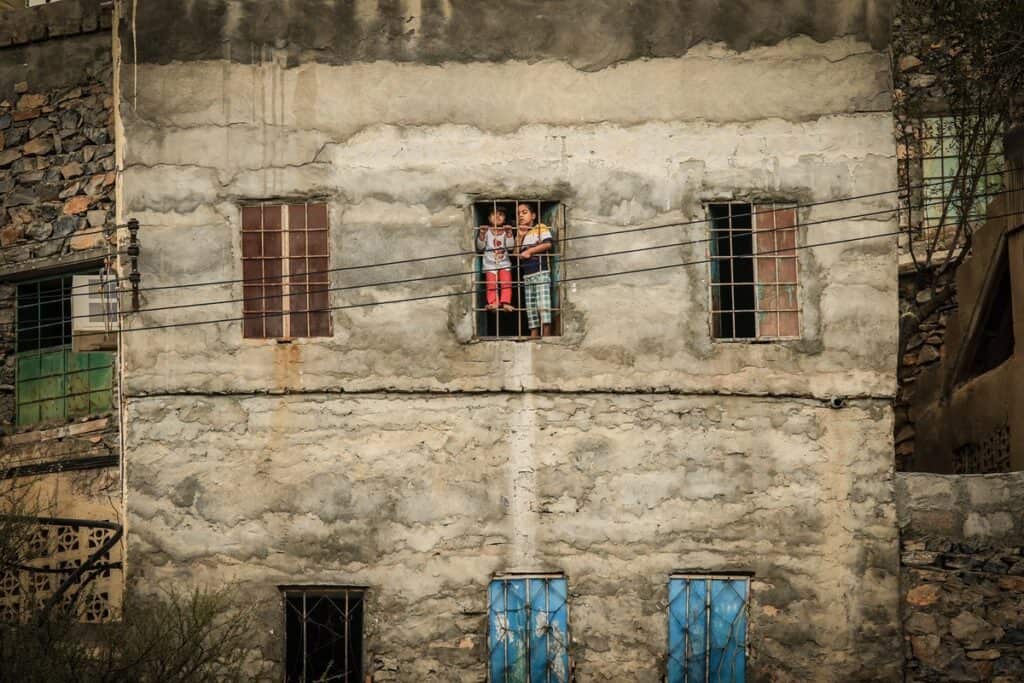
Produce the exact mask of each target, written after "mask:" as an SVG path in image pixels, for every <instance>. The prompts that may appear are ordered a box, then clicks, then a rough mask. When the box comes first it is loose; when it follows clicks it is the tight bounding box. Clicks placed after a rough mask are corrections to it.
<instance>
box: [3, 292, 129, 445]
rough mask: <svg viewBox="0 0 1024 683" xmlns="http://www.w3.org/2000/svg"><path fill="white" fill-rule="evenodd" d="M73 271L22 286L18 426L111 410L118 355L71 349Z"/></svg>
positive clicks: (18, 313)
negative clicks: (115, 356)
mask: <svg viewBox="0 0 1024 683" xmlns="http://www.w3.org/2000/svg"><path fill="white" fill-rule="evenodd" d="M75 274H77V273H67V274H63V275H59V276H56V277H48V278H42V279H37V280H28V281H25V282H21V283H19V284H18V291H17V307H16V308H17V310H16V314H15V318H16V331H17V334H16V339H15V353H16V360H15V411H16V415H15V422H16V424H18V425H19V426H24V425H32V424H37V423H40V422H48V421H51V420H61V419H65V418H69V417H82V416H86V415H94V414H99V413H105V412H107V411H109V410H111V408H112V405H113V385H114V367H113V366H114V354H113V353H110V352H107V351H90V352H77V351H72V349H71V340H72V329H71V328H72V318H71V296H72V289H71V288H72V279H73V277H74V275H75Z"/></svg>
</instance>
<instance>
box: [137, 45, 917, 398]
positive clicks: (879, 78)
mask: <svg viewBox="0 0 1024 683" xmlns="http://www.w3.org/2000/svg"><path fill="white" fill-rule="evenodd" d="M837 64H841V65H842V66H841V67H838V66H837ZM886 69H887V66H886V61H885V58H884V56H883V55H880V54H878V53H874V52H871V51H870V49H869V48H868V46H866V45H864V44H862V43H859V42H857V41H854V40H851V39H844V40H840V41H833V42H831V43H827V44H817V43H814V42H813V41H811V40H809V39H806V38H797V39H793V40H790V41H788V42H786V43H784V44H782V45H779V46H776V47H773V48H759V49H755V50H750V51H748V52H744V53H737V52H732V51H730V50H728V49H726V48H724V47H721V46H705V47H702V48H699V49H696V48H695V49H693V50H690V52H689V53H687V55H686V56H685V57H681V58H678V59H660V60H651V61H636V62H630V63H628V64H623V65H618V66H616V67H613V68H608V69H604V70H601V71H599V72H594V73H585V72H581V71H578V70H576V69H574V68H572V67H571V66H569V65H567V64H564V63H558V62H541V63H537V64H529V63H520V62H513V63H503V64H487V65H484V64H446V65H444V66H427V65H414V64H392V63H386V62H381V63H374V64H360V65H351V66H328V65H320V64H306V65H304V66H301V67H298V68H295V69H287V68H284V66H283V64H277V63H273V62H268V63H262V64H257V65H238V64H232V63H228V62H226V61H225V62H189V63H184V64H178V63H176V64H171V65H167V66H152V65H142V66H140V67H139V69H138V84H137V85H138V91H137V92H138V95H137V98H136V97H135V95H134V94H133V95H130V96H129V101H128V102H127V103H126V107H125V110H126V114H125V125H126V137H127V143H126V145H127V147H126V172H125V175H124V184H123V186H124V192H125V203H126V211H127V214H128V215H132V216H136V217H138V218H139V219H140V220H141V221H142V224H143V225H144V230H143V231H144V233H145V234H144V237H145V239H144V249H145V256H144V261H145V274H144V278H145V281H146V282H145V284H146V285H149V286H154V285H164V284H176V283H182V282H188V281H208V280H237V279H240V278H241V259H240V257H239V253H240V227H239V220H240V217H239V213H240V212H239V208H238V207H239V203H240V202H242V201H244V200H246V199H250V200H251V199H254V198H267V197H310V196H319V197H325V198H326V199H327V201H328V203H329V207H330V222H331V250H332V256H331V259H332V260H331V265H332V267H345V266H355V265H363V264H368V263H374V262H380V261H383V260H394V259H402V258H406V257H415V256H424V255H429V254H439V253H449V252H458V251H462V250H466V249H471V248H472V246H471V236H470V231H469V229H468V226H469V225H470V218H469V215H468V206H469V204H470V203H471V202H472V200H473V198H474V197H478V196H482V197H493V196H523V195H527V196H538V195H539V196H542V197H551V198H557V199H561V200H563V201H564V202H565V204H566V205H567V207H568V228H567V233H568V234H569V235H570V236H580V235H586V234H593V233H598V232H606V231H609V230H615V229H619V228H623V227H636V226H639V225H652V224H661V223H673V222H692V224H689V225H685V226H677V227H675V228H672V229H667V230H659V231H653V232H647V233H632V234H630V235H627V236H622V237H606V238H601V239H588V240H574V241H572V242H570V247H569V251H568V252H567V254H568V255H569V256H575V255H589V254H595V253H602V252H606V251H614V250H619V249H630V248H637V247H642V246H656V245H666V244H669V245H671V244H674V243H679V242H689V244H686V245H684V246H675V247H671V248H665V249H659V250H656V251H650V252H642V253H635V254H630V255H628V256H619V257H614V258H595V259H590V260H584V261H576V262H573V263H569V264H567V270H566V272H567V276H568V277H570V278H571V277H578V276H586V275H589V274H596V273H602V272H610V271H614V270H617V269H618V270H623V269H632V268H642V267H646V266H651V265H663V264H666V263H672V262H676V263H682V262H690V261H703V260H704V259H705V258H706V255H707V245H706V243H704V242H701V241H700V240H702V239H704V238H705V237H706V226H705V224H704V222H703V218H704V212H703V207H702V202H704V201H708V200H714V199H719V200H720V199H727V198H734V197H735V198H755V199H758V198H759V199H771V198H774V199H787V198H788V199H799V200H800V201H801V202H803V203H811V202H816V201H823V200H830V199H838V198H843V197H849V196H855V195H860V194H864V193H872V192H879V191H884V190H891V189H892V188H894V187H895V185H896V182H895V165H894V163H893V154H894V151H893V143H892V136H891V125H892V124H891V118H890V116H889V114H888V113H887V111H885V109H886V107H887V106H888V100H887V95H886V94H885V93H886V87H887V85H886V83H887V76H886ZM522 83H529V92H528V93H525V94H516V87H517V85H518V84H522ZM495 84H503V86H502V88H501V90H502V92H501V94H500V95H498V96H495V95H493V93H491V94H488V93H489V91H490V89H492V88H493V86H494V85H495ZM667 84H671V87H666V85H667ZM711 84H715V85H720V86H721V87H719V88H718V89H716V90H715V91H714V94H713V95H711V94H709V85H711ZM124 91H125V93H126V95H127V93H134V89H133V88H132V87H125V89H124ZM353 93H359V95H358V97H356V96H353ZM395 93H402V96H401V97H396V96H395V95H394V94H395ZM442 93H443V94H442ZM506 93H507V94H506ZM538 102H540V104H538ZM863 110H869V111H863ZM894 201H895V195H894V194H893V195H883V196H876V197H872V198H869V199H862V200H859V201H850V202H838V203H834V204H828V205H821V206H815V207H809V208H806V209H804V210H802V212H801V220H802V221H804V222H814V223H816V224H814V225H809V226H807V227H806V228H804V229H802V230H801V236H800V239H801V241H802V242H803V243H805V244H814V243H817V242H826V241H832V240H836V239H839V238H846V237H858V236H868V235H875V234H879V233H886V232H890V231H891V230H892V229H893V225H894V224H893V222H892V214H886V213H885V212H884V211H885V210H886V209H888V208H890V207H891V206H893V202H894ZM872 211H875V212H878V213H877V214H875V215H869V216H865V217H863V218H860V219H850V220H840V221H837V222H824V223H821V222H819V221H829V219H832V218H836V217H844V216H850V215H858V214H864V213H868V212H872ZM893 251H894V240H893V239H892V238H883V239H873V240H868V241H863V242H852V243H848V244H843V245H833V246H827V247H820V248H815V249H807V250H805V251H802V252H801V253H800V278H801V281H802V289H801V298H802V306H803V319H802V333H803V339H802V340H801V341H799V342H789V343H779V344H767V345H747V344H739V345H737V344H713V343H711V340H710V333H709V322H708V318H709V314H708V291H707V280H708V271H707V265H706V263H698V264H696V265H693V266H689V267H682V268H677V269H669V270H663V271H659V272H650V273H644V274H641V275H634V276H629V277H620V278H614V279H606V280H601V279H599V280H590V281H584V282H580V283H579V284H578V286H572V285H570V286H569V291H568V293H567V297H566V306H567V314H566V316H565V335H564V337H562V338H561V339H558V340H553V341H551V342H549V343H545V344H542V345H535V346H529V347H522V346H520V347H514V346H512V345H510V344H503V343H487V344H470V343H467V342H468V341H469V339H470V338H471V336H472V316H471V313H470V310H469V306H470V302H469V298H468V297H465V296H462V297H451V298H439V299H433V300H428V301H418V302H415V303H412V304H399V305H386V306H380V307H373V308H350V309H347V310H338V311H335V313H334V330H335V336H334V337H333V338H332V339H326V340H316V341H315V342H314V343H308V344H307V343H303V342H301V341H300V342H296V343H294V344H292V346H291V347H290V348H287V349H286V348H282V347H280V346H279V345H277V344H275V343H273V342H258V341H251V340H246V341H243V340H242V339H241V334H240V324H239V323H238V322H231V323H221V324H217V325H208V326H203V327H192V328H179V329H175V330H173V331H168V330H160V331H158V332H149V333H147V332H140V333H133V334H132V335H131V336H130V339H129V340H128V343H127V348H128V354H129V359H128V364H129V366H130V367H131V372H130V373H129V378H128V381H129V383H130V386H131V389H130V391H131V392H132V393H139V392H147V393H158V392H177V391H190V390H201V391H208V392H227V391H268V390H269V391H285V390H340V389H344V390H361V391H362V390H375V389H401V390H443V391H452V390H463V389H470V390H477V389H485V390H494V389H513V390H519V389H521V388H523V387H525V388H554V387H557V388H561V389H618V388H673V389H679V390H682V391H693V392H702V391H704V392H715V391H728V392H736V393H757V394H767V393H785V394H798V395H815V396H818V397H828V396H831V395H845V396H853V395H870V396H885V395H889V394H891V393H892V391H893V385H894V380H893V370H894V366H895V334H894V332H893V333H890V332H889V331H890V330H893V331H894V330H895V321H896V314H897V311H896V295H895V290H896V271H895V259H894V257H893ZM470 263H471V261H470V259H469V257H466V258H464V259H446V260H443V261H435V262H426V263H417V264H411V265H407V266H403V267H392V268H386V269H374V270H350V271H346V272H344V273H334V274H333V275H332V278H331V282H332V287H334V288H342V287H352V286H358V285H364V284H368V283H374V282H378V281H381V280H391V279H403V278H408V277H416V276H418V275H419V276H422V275H431V274H434V275H436V274H447V273H461V272H464V271H467V270H468V269H469V266H470ZM467 289H469V276H467V275H463V276H461V277H455V278H451V279H447V280H445V279H440V280H431V281H427V282H421V283H413V284H405V285H397V286H388V287H366V288H360V289H347V290H345V291H335V292H333V294H332V305H333V306H336V307H345V306H358V305H360V304H365V303H368V302H373V301H381V300H389V299H401V298H404V297H409V296H423V295H431V294H445V293H455V292H461V291H466V290H467ZM241 296H242V290H241V286H240V285H238V284H236V285H220V286H215V287H202V288H191V289H173V290H160V291H149V292H146V293H145V296H144V302H143V308H144V309H145V308H163V307H167V306H172V307H173V306H174V305H177V304H181V303H199V302H204V301H225V300H226V301H228V302H229V303H227V304H222V305H215V306H208V307H203V308H193V309H184V310H158V311H152V312H148V313H147V312H144V313H142V314H140V315H138V316H135V317H134V318H133V321H132V322H133V324H134V325H135V326H137V327H144V326H147V325H155V324H162V323H174V322H187V321H193V320H199V319H207V320H211V319H221V318H237V317H238V316H239V315H240V310H241V305H240V303H238V299H240V298H241ZM638 302H643V305H642V306H641V307H638V306H637V305H636V304H637V303H638ZM425 349H426V350H427V351H425ZM185 359H187V360H188V363H189V367H188V370H187V371H183V368H182V362H183V361H184V360H185ZM227 365H230V366H231V367H232V368H233V372H231V373H225V372H222V370H223V368H224V367H225V366H227Z"/></svg>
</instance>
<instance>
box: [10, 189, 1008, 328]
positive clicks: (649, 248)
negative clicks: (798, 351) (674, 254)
mask: <svg viewBox="0 0 1024 683" xmlns="http://www.w3.org/2000/svg"><path fill="white" fill-rule="evenodd" d="M1010 192H1012V191H1011V190H1002V191H999V192H992V193H988V194H984V195H978V196H984V197H990V196H996V195H1000V194H1007V193H1010ZM939 203H941V202H933V203H932V204H939ZM897 210H898V209H892V208H887V209H879V210H876V211H869V212H865V213H860V214H852V215H847V216H836V217H832V218H824V219H819V220H817V221H807V222H805V223H798V224H794V225H792V226H784V227H773V228H768V229H765V230H757V231H756V232H757V233H759V234H768V233H774V232H777V231H780V230H791V229H798V228H800V227H809V226H814V225H824V224H830V223H838V222H845V221H849V220H855V219H859V218H865V217H869V216H875V215H879V214H885V213H893V212H894V211H897ZM762 213H769V212H762ZM747 215H750V214H749V213H741V214H733V216H734V217H736V216H739V217H745V216H747ZM702 223H707V220H705V221H702ZM751 230H752V232H755V231H754V230H753V227H752V228H751ZM714 239H715V238H713V237H709V238H700V239H694V240H687V241H682V242H672V243H668V244H660V245H654V246H644V247H635V248H632V249H621V250H616V251H610V252H602V253H599V254H588V255H583V256H570V257H564V258H559V262H560V263H567V262H574V261H584V260H589V259H594V258H602V257H610V256H622V255H626V254H635V253H642V252H646V251H656V250H659V249H669V248H673V247H683V246H693V245H697V244H705V243H709V242H712V241H714ZM469 253H472V254H476V253H477V252H469ZM475 274H477V273H476V271H475V270H472V271H460V272H455V273H442V274H436V275H424V276H416V277H410V278H402V279H396V280H386V281H381V282H369V283H364V284H358V285H345V286H339V287H330V286H326V287H317V286H310V285H308V284H306V286H307V287H309V289H308V290H306V291H303V292H289V293H284V292H282V293H280V294H266V295H261V296H250V297H241V298H232V299H222V300H218V301H200V302H193V303H187V304H174V305H169V306H153V307H149V308H141V309H138V310H136V311H130V313H131V314H133V315H134V314H138V313H150V312H156V311H167V310H177V309H185V308H201V307H204V306H221V305H226V304H234V303H245V302H250V301H265V300H283V299H285V298H288V297H292V296H306V295H307V294H312V293H322V292H337V291H350V290H355V289H369V288H373V287H383V286H390V285H397V284H409V283H414V282H424V281H430V280H442V279H448V278H454V277H465V276H467V275H475ZM247 284H248V283H247ZM274 284H280V286H281V287H282V289H283V288H284V287H285V286H286V285H288V284H289V283H286V282H281V283H274ZM66 298H67V297H65V296H62V297H61V298H60V299H54V301H59V300H64V299H66ZM36 303H37V302H33V303H32V304H30V306H29V307H32V306H35V305H36ZM292 312H300V311H292ZM261 313H264V314H265V315H276V312H273V311H271V312H269V313H266V312H261ZM90 317H93V316H92V315H88V314H86V315H78V316H74V315H73V316H67V317H61V318H60V319H59V322H58V321H56V320H57V319H54V320H55V322H49V323H45V324H39V325H35V326H29V327H18V328H17V331H18V332H30V331H34V330H40V329H45V328H51V327H54V326H55V325H63V324H67V323H68V322H69V321H70V320H75V319H81V318H90ZM48 339H52V338H48Z"/></svg>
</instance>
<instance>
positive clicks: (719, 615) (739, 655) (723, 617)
mask: <svg viewBox="0 0 1024 683" xmlns="http://www.w3.org/2000/svg"><path fill="white" fill-rule="evenodd" d="M749 594H750V579H749V577H746V576H719V575H716V576H700V575H678V576H672V577H670V578H669V583H668V595H669V608H668V683H743V682H744V681H745V680H746V663H747V612H748V604H749V602H748V596H749Z"/></svg>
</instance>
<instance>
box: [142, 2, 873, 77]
mask: <svg viewBox="0 0 1024 683" xmlns="http://www.w3.org/2000/svg"><path fill="white" fill-rule="evenodd" d="M890 5H891V2H890V1H889V0H839V1H837V0H783V1H781V2H774V3H770V4H768V3H764V2H759V1H758V0H737V1H736V2H728V3H719V2H714V1H713V0H687V1H686V2H678V1H677V0H641V1H640V2H631V1H629V0H569V1H567V2H566V1H561V2H551V1H550V0H348V1H344V2H325V1H324V0H271V1H267V0H198V1H189V0H162V1H161V2H139V3H138V7H137V11H136V13H135V14H134V15H133V21H134V24H135V31H134V33H135V34H136V35H137V41H138V42H137V45H138V59H139V60H140V61H143V62H158V63H168V62H172V61H175V60H181V61H195V60H205V59H230V60H233V61H240V62H250V61H251V60H252V50H253V49H256V50H259V49H260V47H261V46H268V47H269V46H273V47H276V48H278V49H280V50H282V55H283V56H285V57H286V58H287V60H288V63H289V64H295V63H305V62H312V61H317V62H323V63H328V64H346V63H351V62H358V61H366V62H372V61H377V60H387V61H411V62H422V63H434V64H439V63H443V62H487V61H505V60H520V59H522V60H530V61H537V60H544V59H552V60H557V61H564V62H567V63H570V64H572V65H574V66H576V67H578V68H586V69H598V68H603V67H605V66H608V65H610V64H613V63H615V62H620V61H629V60H637V59H646V58H655V57H678V56H680V55H682V54H685V53H686V51H687V50H689V49H690V48H692V47H693V46H694V45H697V44H700V43H705V42H721V43H725V44H726V45H728V46H729V47H731V48H734V49H737V50H746V49H749V48H750V47H752V46H756V45H772V44H775V43H778V42H780V41H782V40H785V39H786V38H790V37H792V36H794V35H807V36H810V37H812V38H814V39H815V40H817V41H820V42H826V41H829V40H832V39H835V38H842V37H845V36H850V37H855V38H858V39H860V40H863V41H865V42H870V43H871V44H872V45H873V46H874V47H875V48H876V49H884V47H885V46H886V44H887V42H888V37H889V13H890ZM172 25H173V26H175V30H174V31H167V30H164V29H165V28H166V27H168V26H172Z"/></svg>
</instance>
